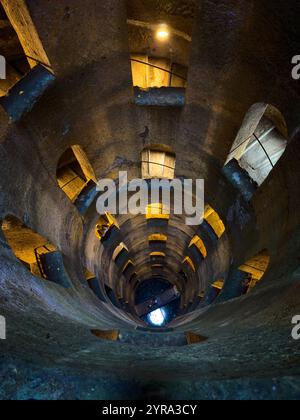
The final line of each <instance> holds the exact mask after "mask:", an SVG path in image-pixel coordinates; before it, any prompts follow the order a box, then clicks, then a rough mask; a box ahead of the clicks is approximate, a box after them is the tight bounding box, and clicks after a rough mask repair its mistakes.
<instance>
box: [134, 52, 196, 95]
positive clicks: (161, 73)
mask: <svg viewBox="0 0 300 420" xmlns="http://www.w3.org/2000/svg"><path fill="white" fill-rule="evenodd" d="M131 70H132V79H133V86H135V87H139V88H141V89H149V88H161V87H176V88H185V87H186V84H187V72H188V69H187V67H185V66H183V65H180V64H177V63H174V62H172V61H171V60H169V59H166V58H159V57H151V56H148V55H145V54H132V55H131Z"/></svg>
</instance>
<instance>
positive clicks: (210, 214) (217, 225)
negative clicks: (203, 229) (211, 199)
mask: <svg viewBox="0 0 300 420" xmlns="http://www.w3.org/2000/svg"><path fill="white" fill-rule="evenodd" d="M204 219H205V220H206V221H207V223H208V224H209V225H210V226H211V228H212V229H213V231H214V232H215V234H216V235H217V237H218V238H219V239H220V238H221V237H222V235H223V234H224V232H225V226H224V223H223V221H222V220H221V218H220V216H219V215H218V213H217V212H216V211H215V210H214V209H213V208H212V207H210V206H209V205H206V206H205V211H204Z"/></svg>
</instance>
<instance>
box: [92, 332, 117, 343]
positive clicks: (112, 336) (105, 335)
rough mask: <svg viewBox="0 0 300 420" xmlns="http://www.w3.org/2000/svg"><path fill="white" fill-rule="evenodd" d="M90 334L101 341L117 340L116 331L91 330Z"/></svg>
mask: <svg viewBox="0 0 300 420" xmlns="http://www.w3.org/2000/svg"><path fill="white" fill-rule="evenodd" d="M91 333H92V334H93V335H94V336H95V337H97V338H100V339H101V340H107V341H118V339H119V331H117V330H110V331H102V330H91Z"/></svg>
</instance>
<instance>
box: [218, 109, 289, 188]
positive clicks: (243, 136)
mask: <svg viewBox="0 0 300 420" xmlns="http://www.w3.org/2000/svg"><path fill="white" fill-rule="evenodd" d="M287 138H288V132H287V127H286V123H285V121H284V118H283V116H282V115H281V113H280V112H279V111H278V110H277V109H276V108H274V107H273V106H271V105H263V104H258V105H255V106H253V107H252V108H251V109H250V111H249V112H248V114H247V115H246V117H245V119H244V122H243V125H242V127H241V129H240V131H239V133H238V135H237V138H236V140H235V142H234V144H233V147H232V149H231V152H230V154H229V157H228V159H227V162H226V163H229V162H230V161H231V160H232V159H235V160H237V161H238V163H239V166H240V167H241V168H242V169H244V170H245V171H246V172H247V173H248V175H249V176H250V178H251V179H252V180H253V181H255V182H256V184H257V185H258V186H260V185H261V184H262V183H263V182H264V180H265V179H266V178H267V177H268V175H269V173H270V172H271V171H272V169H273V168H274V166H275V165H276V163H277V162H278V161H279V159H280V158H281V156H282V155H283V153H284V151H285V149H286V146H287Z"/></svg>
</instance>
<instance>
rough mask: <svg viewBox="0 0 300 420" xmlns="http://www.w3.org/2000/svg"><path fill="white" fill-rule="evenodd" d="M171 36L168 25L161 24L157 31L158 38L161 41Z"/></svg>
mask: <svg viewBox="0 0 300 420" xmlns="http://www.w3.org/2000/svg"><path fill="white" fill-rule="evenodd" d="M169 36H170V32H169V30H168V27H167V25H161V26H160V27H159V28H158V29H157V32H156V38H157V39H159V40H160V41H166V40H167V39H168V38H169Z"/></svg>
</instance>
